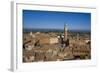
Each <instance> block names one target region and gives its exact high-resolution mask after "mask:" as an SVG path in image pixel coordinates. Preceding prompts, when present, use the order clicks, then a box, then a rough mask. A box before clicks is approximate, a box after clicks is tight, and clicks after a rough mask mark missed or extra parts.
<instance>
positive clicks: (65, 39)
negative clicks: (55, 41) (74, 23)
mask: <svg viewBox="0 0 100 73" xmlns="http://www.w3.org/2000/svg"><path fill="white" fill-rule="evenodd" d="M64 41H65V42H66V41H67V26H66V24H65V25H64Z"/></svg>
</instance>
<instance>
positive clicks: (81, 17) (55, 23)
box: [23, 10, 91, 30]
mask: <svg viewBox="0 0 100 73" xmlns="http://www.w3.org/2000/svg"><path fill="white" fill-rule="evenodd" d="M64 24H67V27H68V29H69V30H90V29H91V14H90V13H76V12H55V11H36V10H23V27H24V28H44V29H45V28H46V29H47V28H49V29H63V28H64Z"/></svg>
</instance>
